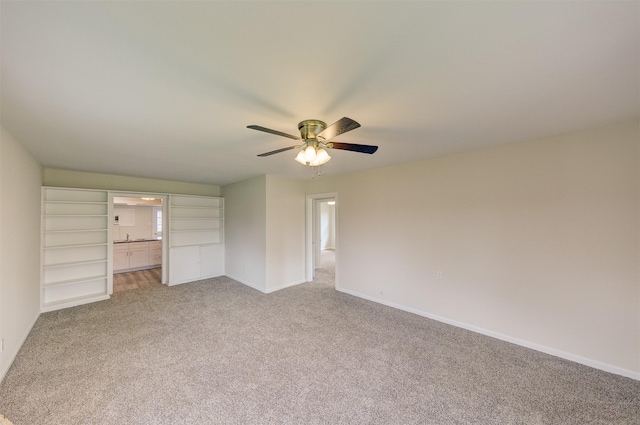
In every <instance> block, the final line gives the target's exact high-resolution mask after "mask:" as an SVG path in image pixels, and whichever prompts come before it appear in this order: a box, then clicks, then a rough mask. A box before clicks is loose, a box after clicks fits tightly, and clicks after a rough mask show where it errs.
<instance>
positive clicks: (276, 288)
mask: <svg viewBox="0 0 640 425" xmlns="http://www.w3.org/2000/svg"><path fill="white" fill-rule="evenodd" d="M301 283H307V281H306V280H304V279H301V280H295V281H293V282H289V283H285V284H284V285H280V286H276V287H275V288H269V289H267V290H266V291H265V292H264V293H265V294H270V293H272V292H276V291H279V290H281V289H285V288H290V287H292V286H296V285H300V284H301Z"/></svg>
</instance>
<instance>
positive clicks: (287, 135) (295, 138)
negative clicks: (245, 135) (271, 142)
mask: <svg viewBox="0 0 640 425" xmlns="http://www.w3.org/2000/svg"><path fill="white" fill-rule="evenodd" d="M247 128H250V129H252V130H258V131H264V132H265V133H271V134H275V135H277V136H282V137H288V138H289V139H293V140H300V138H299V137H298V136H292V135H291V134H287V133H283V132H281V131H276V130H271V129H270V128H266V127H261V126H259V125H248V126H247Z"/></svg>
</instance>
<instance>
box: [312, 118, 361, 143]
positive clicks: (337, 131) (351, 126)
mask: <svg viewBox="0 0 640 425" xmlns="http://www.w3.org/2000/svg"><path fill="white" fill-rule="evenodd" d="M358 127H360V124H358V123H357V122H355V121H354V120H352V119H351V118H347V117H344V118H340V119H339V120H338V121H336V122H334V123H333V124H331V125H330V126H329V127H327V128H325V129H324V130H323V131H322V132H321V133H320V134H318V136H319V137H324V140H331V139H333V138H334V137H336V136H339V135H341V134H342V133H346V132H347V131H351V130H355V129H356V128H358Z"/></svg>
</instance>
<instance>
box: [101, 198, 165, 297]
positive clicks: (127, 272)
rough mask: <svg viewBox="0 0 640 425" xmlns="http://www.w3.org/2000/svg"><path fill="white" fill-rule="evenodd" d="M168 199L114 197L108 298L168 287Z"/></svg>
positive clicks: (112, 201)
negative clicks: (166, 235) (110, 295)
mask: <svg viewBox="0 0 640 425" xmlns="http://www.w3.org/2000/svg"><path fill="white" fill-rule="evenodd" d="M166 205H167V196H166V195H160V194H148V193H128V192H122V193H111V199H110V214H109V217H110V222H111V232H110V235H111V250H110V257H111V261H110V266H111V279H110V285H109V294H113V293H115V292H123V291H127V290H130V289H138V288H143V287H153V286H159V285H161V284H166V283H167V276H168V273H167V267H166V263H167V261H166V258H167V254H166V252H167V247H166V244H165V243H163V235H164V234H165V233H166V232H165V229H166V226H167V224H166V221H167V220H166V217H167V214H166V208H167V206H166Z"/></svg>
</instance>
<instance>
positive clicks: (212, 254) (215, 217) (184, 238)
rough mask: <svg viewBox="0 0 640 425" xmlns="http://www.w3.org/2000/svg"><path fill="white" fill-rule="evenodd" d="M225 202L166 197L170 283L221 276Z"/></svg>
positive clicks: (189, 197) (212, 198)
mask: <svg viewBox="0 0 640 425" xmlns="http://www.w3.org/2000/svg"><path fill="white" fill-rule="evenodd" d="M223 243H224V199H223V198H217V197H209V196H185V195H171V196H170V198H169V257H170V260H169V264H170V268H169V284H170V285H176V284H179V283H184V282H190V281H193V280H198V279H205V278H208V277H214V276H221V275H222V274H224V245H223Z"/></svg>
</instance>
